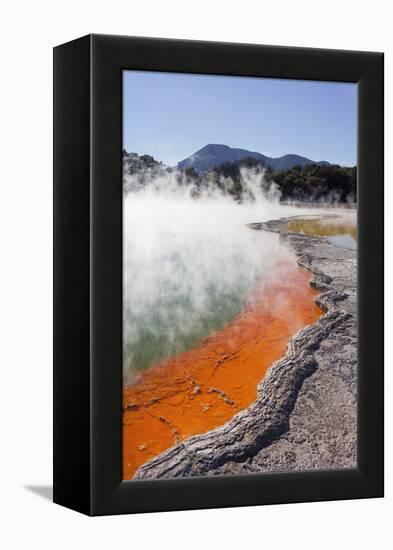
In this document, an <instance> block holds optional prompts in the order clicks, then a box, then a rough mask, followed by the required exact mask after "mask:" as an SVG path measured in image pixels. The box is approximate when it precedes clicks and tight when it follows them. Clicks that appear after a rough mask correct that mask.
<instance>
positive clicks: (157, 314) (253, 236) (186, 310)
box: [123, 169, 304, 382]
mask: <svg viewBox="0 0 393 550" xmlns="http://www.w3.org/2000/svg"><path fill="white" fill-rule="evenodd" d="M181 177H182V176H180V175H179V174H178V173H176V172H170V173H167V172H163V173H161V174H160V175H158V176H157V175H155V176H154V178H153V177H152V181H149V182H148V183H147V185H145V186H141V185H139V183H138V178H137V177H136V176H125V187H126V189H129V190H133V191H129V192H128V193H125V195H124V206H123V208H124V256H123V257H124V289H123V290H124V375H125V382H130V381H131V380H133V379H134V377H135V374H136V373H137V371H139V370H141V369H145V368H148V367H150V366H152V365H153V364H155V363H157V362H158V361H159V360H162V359H164V358H165V357H170V356H173V355H176V354H177V353H180V352H182V351H184V350H185V349H188V348H190V347H193V346H195V345H197V344H198V343H199V342H200V341H201V339H203V338H204V337H206V336H207V335H208V334H210V333H211V332H213V331H214V330H217V329H219V328H222V327H223V326H225V324H227V323H228V322H229V321H230V320H231V319H233V318H234V317H235V316H236V315H237V314H238V313H239V312H240V310H241V308H242V306H243V305H244V303H245V301H246V300H247V299H248V298H249V296H250V293H251V291H252V288H253V286H254V285H255V282H256V281H257V280H261V279H264V280H268V279H269V278H271V277H276V276H277V275H278V270H279V269H280V265H282V259H283V257H285V256H288V257H289V255H291V252H290V251H289V250H287V248H286V247H284V246H283V245H281V244H279V242H278V238H277V235H275V234H269V233H265V232H263V231H255V230H252V229H250V228H249V227H247V225H246V224H248V223H252V222H262V221H267V220H270V219H277V218H279V217H282V216H288V215H293V214H298V213H300V212H304V209H301V210H300V209H296V208H294V207H291V206H282V205H280V204H279V192H278V191H277V189H276V187H275V186H274V185H273V186H270V187H269V188H267V191H265V192H264V193H263V192H262V191H261V187H263V183H264V180H263V172H260V171H255V170H250V169H243V170H242V172H241V179H242V183H243V187H246V189H247V191H248V192H247V193H246V195H247V196H248V198H249V200H247V201H245V202H243V203H242V204H239V203H237V202H235V201H234V200H233V199H232V198H231V197H229V196H228V195H225V194H224V193H222V192H220V191H218V190H217V187H215V189H214V190H212V187H211V186H208V185H206V188H204V190H203V191H202V192H199V196H198V197H197V198H195V191H196V188H195V187H193V186H192V185H186V184H185V182H184V180H181ZM179 179H180V184H179ZM223 183H224V187H226V188H228V187H230V186H231V185H232V184H233V182H231V180H229V179H228V178H227V179H226V180H225V181H224V180H223ZM265 187H266V186H265ZM291 258H292V260H293V256H291ZM293 261H294V260H293ZM281 268H282V267H281Z"/></svg>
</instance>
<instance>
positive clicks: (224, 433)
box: [134, 219, 357, 479]
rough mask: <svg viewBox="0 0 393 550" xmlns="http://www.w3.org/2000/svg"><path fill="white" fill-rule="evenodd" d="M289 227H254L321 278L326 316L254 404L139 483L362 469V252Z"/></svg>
mask: <svg viewBox="0 0 393 550" xmlns="http://www.w3.org/2000/svg"><path fill="white" fill-rule="evenodd" d="M287 222H288V219H281V220H277V221H272V222H268V223H265V224H252V225H251V227H252V229H257V230H267V231H273V232H277V233H280V239H281V240H282V241H285V242H286V243H287V244H288V245H289V246H290V247H291V248H292V249H293V250H294V251H295V253H296V255H297V261H298V263H299V264H300V265H301V266H303V267H305V268H306V269H308V270H309V271H311V272H312V273H313V274H314V276H313V280H312V281H311V283H310V284H312V285H313V286H315V287H316V288H317V289H319V290H321V291H322V293H321V294H319V295H318V296H317V297H316V299H315V301H316V303H317V304H318V305H319V306H320V307H321V308H322V309H323V310H324V311H325V312H326V313H325V314H324V315H323V316H322V317H320V318H319V319H318V320H317V321H316V322H315V323H314V324H313V325H310V326H308V327H305V328H304V329H302V330H301V331H300V332H299V333H298V334H296V335H295V336H294V337H293V338H292V339H291V341H290V342H289V343H288V347H287V352H286V355H285V356H284V357H283V358H282V359H280V360H279V361H277V362H276V363H274V364H273V365H272V367H271V368H270V369H269V371H268V373H267V375H266V376H265V378H264V379H263V380H262V381H261V382H260V384H259V386H258V391H257V400H256V401H255V402H254V403H253V404H251V405H250V406H249V407H248V408H247V409H244V410H243V411H241V412H240V413H238V414H237V415H236V416H234V417H233V418H232V419H231V420H230V421H229V422H227V423H226V424H224V425H223V426H221V427H219V428H216V429H214V430H211V431H209V432H207V433H204V434H201V435H197V436H194V437H191V438H189V439H187V440H185V441H183V442H182V443H179V444H177V445H175V446H173V447H172V448H170V449H169V450H168V451H166V452H164V453H162V454H160V455H158V456H157V457H154V458H153V459H151V460H150V461H148V462H146V463H145V464H143V465H142V466H141V467H140V468H139V470H138V471H137V472H136V474H135V476H134V479H148V478H172V477H190V476H201V475H223V474H244V473H260V472H264V471H275V472H277V471H290V470H295V469H296V470H304V469H316V468H318V469H328V468H335V469H337V468H353V467H356V430H357V425H356V421H357V419H356V402H357V399H356V388H357V381H356V365H357V352H356V339H357V338H356V336H357V303H356V252H355V251H353V250H348V249H345V248H338V247H335V246H333V245H332V244H329V242H328V241H327V239H324V238H323V237H310V236H306V235H303V234H298V233H291V232H288V231H287Z"/></svg>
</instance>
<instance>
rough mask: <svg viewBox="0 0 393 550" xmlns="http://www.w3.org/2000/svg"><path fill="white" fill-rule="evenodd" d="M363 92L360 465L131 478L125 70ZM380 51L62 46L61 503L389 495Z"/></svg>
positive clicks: (100, 39) (130, 41) (144, 504)
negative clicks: (125, 449) (125, 381)
mask: <svg viewBox="0 0 393 550" xmlns="http://www.w3.org/2000/svg"><path fill="white" fill-rule="evenodd" d="M124 69H135V70H148V71H166V72H187V73H202V74H218V75H238V76H244V77H247V76H262V77H272V78H286V79H303V80H322V81H337V82H356V83H358V181H359V185H358V221H359V251H358V263H359V287H358V297H359V332H358V336H359V338H358V467H357V468H356V469H348V470H329V471H320V470H317V471H307V472H300V471H299V472H294V473H274V474H265V473H264V474H258V475H256V474H255V475H248V476H228V477H221V476H217V477H215V476H213V477H201V478H189V479H173V480H169V479H167V480H153V481H131V482H130V481H122V471H121V463H122V460H121V454H122V453H121V421H122V418H121V412H122V407H121V395H122V183H121V182H122V71H123V70H124ZM383 98H384V89H383V54H382V53H370V52H355V51H336V50H321V49H308V48H292V47H291V48H289V47H276V46H258V45H248V44H229V43H213V42H199V41H198V42H196V41H185V40H167V39H165V40H163V39H156V38H135V37H124V36H108V35H88V36H85V37H83V38H80V39H77V40H74V41H72V42H69V43H67V44H64V45H61V46H58V47H56V48H55V49H54V502H56V503H58V504H61V505H64V506H67V507H69V508H72V509H74V510H77V511H79V512H83V513H85V514H88V515H103V514H124V513H134V512H153V511H164V510H183V509H197V508H216V507H228V506H247V505H256V504H277V503H290V502H306V501H321V500H336V499H354V498H370V497H381V496H383V470H384V457H383V422H384V419H383V170H384V162H383V160H384V159H383V145H384V143H383V138H384V132H383V124H384V121H383Z"/></svg>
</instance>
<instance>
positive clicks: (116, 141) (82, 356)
mask: <svg viewBox="0 0 393 550" xmlns="http://www.w3.org/2000/svg"><path fill="white" fill-rule="evenodd" d="M381 496H383V54H381V53H370V52H355V51H336V50H319V49H307V48H288V47H275V46H258V45H246V44H229V43H228V44H226V43H209V42H194V41H185V40H166V39H165V40H163V39H153V38H135V37H123V36H106V35H89V36H85V37H83V38H80V39H77V40H74V41H72V42H69V43H67V44H64V45H61V46H58V47H56V48H55V49H54V501H55V502H56V503H58V504H61V505H64V506H67V507H69V508H72V509H74V510H77V511H80V512H83V513H85V514H88V515H105V514H121V513H134V512H153V511H164V510H183V509H197V508H214V507H228V506H247V505H256V504H277V503H292V502H305V501H320V500H337V499H355V498H370V497H381Z"/></svg>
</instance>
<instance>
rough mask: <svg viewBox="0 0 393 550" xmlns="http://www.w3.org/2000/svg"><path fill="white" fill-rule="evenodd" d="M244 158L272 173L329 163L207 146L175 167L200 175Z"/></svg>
mask: <svg viewBox="0 0 393 550" xmlns="http://www.w3.org/2000/svg"><path fill="white" fill-rule="evenodd" d="M246 157H248V158H254V159H256V160H258V161H260V162H262V163H263V164H264V165H265V166H268V167H270V168H271V169H272V170H273V171H274V172H275V171H278V170H290V169H291V168H293V167H294V166H300V167H301V168H304V166H307V165H309V164H318V165H325V166H327V165H329V162H327V161H323V160H322V161H314V160H311V159H308V158H306V157H301V156H299V155H294V154H288V155H284V156H282V157H277V158H273V157H269V156H267V155H264V154H262V153H257V152H255V151H248V150H247V149H237V148H232V147H228V145H221V144H209V145H206V146H205V147H202V149H199V151H197V152H196V153H194V154H193V155H191V156H189V157H188V158H186V159H184V160H182V161H180V162H179V163H178V164H177V167H178V168H179V169H180V170H185V169H186V168H194V170H197V172H199V173H200V174H202V173H204V172H206V171H207V170H210V169H211V168H214V167H215V166H219V165H221V164H223V163H225V162H236V161H238V160H240V159H242V158H246Z"/></svg>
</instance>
